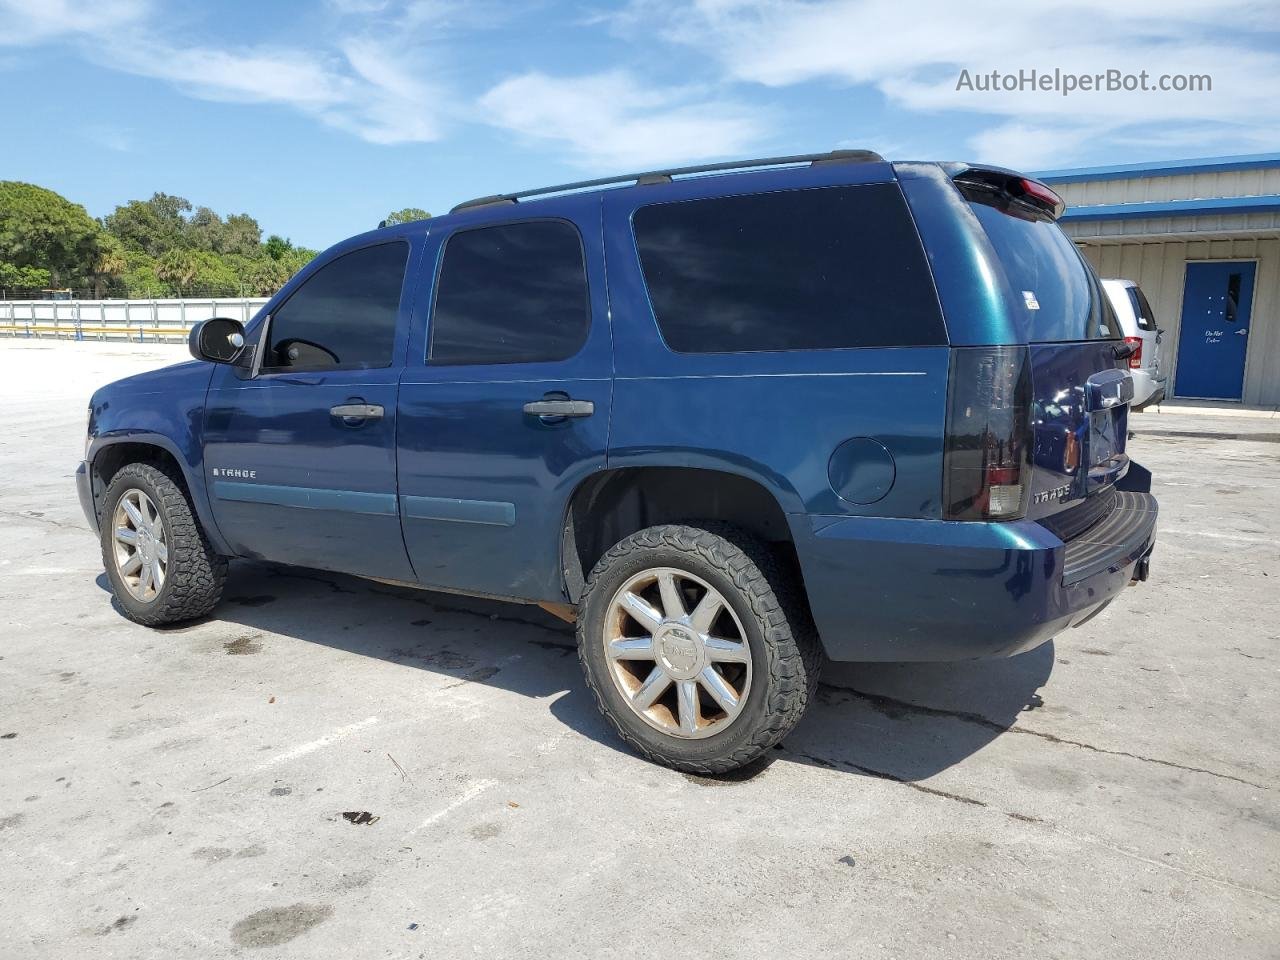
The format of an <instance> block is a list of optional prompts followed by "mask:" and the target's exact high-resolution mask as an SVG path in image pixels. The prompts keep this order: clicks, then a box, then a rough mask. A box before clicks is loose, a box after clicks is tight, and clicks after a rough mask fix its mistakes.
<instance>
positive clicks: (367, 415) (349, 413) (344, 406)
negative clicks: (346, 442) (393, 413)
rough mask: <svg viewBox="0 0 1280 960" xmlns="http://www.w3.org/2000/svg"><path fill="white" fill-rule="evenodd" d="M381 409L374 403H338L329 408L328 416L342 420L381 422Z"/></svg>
mask: <svg viewBox="0 0 1280 960" xmlns="http://www.w3.org/2000/svg"><path fill="white" fill-rule="evenodd" d="M382 413H383V410H382V407H380V406H379V405H378V404H376V403H340V404H338V405H337V406H336V407H330V408H329V414H330V415H331V416H335V417H341V418H342V419H343V420H381V419H382Z"/></svg>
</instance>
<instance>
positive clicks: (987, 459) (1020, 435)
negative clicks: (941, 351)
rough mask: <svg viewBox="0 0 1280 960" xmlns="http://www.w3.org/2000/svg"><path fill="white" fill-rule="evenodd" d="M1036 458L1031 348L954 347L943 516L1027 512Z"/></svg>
mask: <svg viewBox="0 0 1280 960" xmlns="http://www.w3.org/2000/svg"><path fill="white" fill-rule="evenodd" d="M1030 457H1031V368H1030V363H1029V358H1028V354H1027V348H1026V347H956V348H954V349H953V350H952V351H951V382H950V385H949V388H948V395H947V432H946V439H945V442H944V447H943V455H942V463H943V468H942V469H943V481H942V502H943V517H944V518H945V519H947V520H1010V519H1013V518H1016V517H1022V516H1025V515H1026V512H1027V501H1028V499H1029V497H1030V486H1029V480H1030V470H1031V462H1030Z"/></svg>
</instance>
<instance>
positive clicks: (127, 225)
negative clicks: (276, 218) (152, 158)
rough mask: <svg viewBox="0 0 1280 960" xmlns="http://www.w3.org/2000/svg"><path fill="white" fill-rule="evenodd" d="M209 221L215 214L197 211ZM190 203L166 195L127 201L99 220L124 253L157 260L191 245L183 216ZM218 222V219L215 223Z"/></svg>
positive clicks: (206, 209)
mask: <svg viewBox="0 0 1280 960" xmlns="http://www.w3.org/2000/svg"><path fill="white" fill-rule="evenodd" d="M201 211H202V213H204V212H207V213H208V214H210V215H211V216H212V217H213V218H215V219H216V218H217V214H215V213H213V211H212V210H208V208H206V207H202V208H201ZM190 212H191V201H189V200H186V199H184V198H182V197H175V196H171V195H170V194H167V193H155V194H152V195H151V199H150V200H130V201H129V202H128V203H126V204H124V205H123V206H119V207H116V209H115V211H114V212H112V213H109V214H107V216H106V217H104V218H103V221H102V225H103V226H104V227H106V229H107V232H108V233H111V234H113V235H114V236H116V237H117V238H118V239H119V240H120V242H121V243H122V244H124V247H125V249H126V250H141V251H142V252H143V253H146V254H148V255H150V256H153V257H160V256H163V255H164V254H166V253H168V252H169V251H170V250H175V249H179V248H183V247H189V246H194V244H193V243H192V238H191V232H190V229H189V225H188V221H187V219H186V216H185V215H186V214H188V213H190ZM218 222H219V223H221V220H219V221H218Z"/></svg>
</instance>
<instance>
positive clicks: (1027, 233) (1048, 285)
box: [969, 203, 1120, 343]
mask: <svg viewBox="0 0 1280 960" xmlns="http://www.w3.org/2000/svg"><path fill="white" fill-rule="evenodd" d="M969 206H970V207H971V208H972V209H973V212H974V213H975V214H977V217H978V220H979V221H980V222H981V223H982V227H983V229H984V230H985V231H986V233H987V237H988V239H989V240H990V241H991V245H992V246H993V247H994V248H995V251H996V256H997V257H999V259H1000V264H1001V266H1003V267H1004V272H1005V276H1006V277H1007V278H1008V280H1009V286H1010V287H1011V288H1012V290H1013V295H1014V297H1015V298H1016V300H1017V305H1016V308H1015V317H1016V318H1017V320H1018V326H1019V330H1018V332H1019V334H1020V336H1021V337H1022V338H1023V339H1025V340H1026V341H1027V342H1028V343H1058V342H1062V341H1070V340H1106V339H1110V338H1112V337H1118V336H1120V328H1119V325H1118V323H1117V322H1116V317H1115V313H1114V312H1113V311H1112V309H1111V305H1110V304H1109V303H1108V302H1107V299H1106V297H1104V296H1103V295H1102V287H1101V285H1100V284H1099V283H1098V278H1097V277H1095V276H1094V274H1093V270H1091V269H1090V268H1089V265H1088V264H1087V263H1086V262H1085V260H1084V258H1083V257H1082V256H1081V255H1080V253H1079V251H1078V250H1076V246H1075V244H1074V243H1072V242H1071V240H1070V239H1069V238H1068V237H1067V235H1066V234H1065V233H1063V232H1062V229H1061V228H1060V227H1059V226H1058V225H1057V224H1056V223H1050V222H1048V221H1044V220H1023V219H1021V218H1020V217H1016V216H1013V215H1011V214H1008V213H1003V212H1001V211H1000V210H997V209H996V208H995V207H992V206H989V205H987V204H985V203H970V204H969Z"/></svg>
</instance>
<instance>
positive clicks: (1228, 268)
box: [1174, 261, 1257, 400]
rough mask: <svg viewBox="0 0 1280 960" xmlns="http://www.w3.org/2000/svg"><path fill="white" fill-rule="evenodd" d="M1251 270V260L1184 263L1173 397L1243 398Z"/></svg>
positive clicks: (1251, 297)
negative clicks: (1185, 273)
mask: <svg viewBox="0 0 1280 960" xmlns="http://www.w3.org/2000/svg"><path fill="white" fill-rule="evenodd" d="M1256 267H1257V264H1255V263H1253V262H1252V261H1225V262H1213V263H1188V264H1187V280H1186V287H1185V289H1184V292H1183V295H1182V327H1181V329H1180V331H1179V334H1178V372H1177V374H1176V379H1175V381H1174V394H1175V395H1176V396H1179V397H1194V398H1197V399H1204V400H1239V399H1241V397H1242V396H1243V395H1244V358H1245V354H1246V352H1247V351H1248V347H1249V310H1250V307H1251V306H1252V304H1253V275H1254V272H1255V269H1256Z"/></svg>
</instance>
